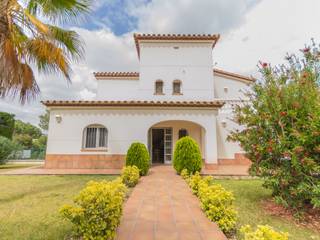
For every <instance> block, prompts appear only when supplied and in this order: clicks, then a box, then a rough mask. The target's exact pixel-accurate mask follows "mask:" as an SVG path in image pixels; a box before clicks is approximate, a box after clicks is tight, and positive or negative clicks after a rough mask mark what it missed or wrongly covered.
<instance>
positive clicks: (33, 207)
mask: <svg viewBox="0 0 320 240" xmlns="http://www.w3.org/2000/svg"><path fill="white" fill-rule="evenodd" d="M113 178H114V177H113V176H101V175H100V176H97V175H95V176H93V175H91V176H88V175H87V176H84V175H83V176H0V239H1V240H4V239H6V240H7V239H8V240H9V239H10V240H13V239H15V240H20V239H24V240H27V239H28V240H29V239H32V240H36V239H41V240H43V239H46V240H47V239H48V240H49V239H64V237H65V236H67V235H69V234H70V232H71V225H70V224H69V223H67V222H62V220H61V218H60V217H59V214H58V209H59V208H60V207H61V205H62V204H65V203H71V202H72V199H73V196H74V195H76V194H77V193H78V192H79V191H80V190H81V189H82V188H83V187H84V185H85V184H86V183H87V182H88V181H90V180H103V179H113Z"/></svg>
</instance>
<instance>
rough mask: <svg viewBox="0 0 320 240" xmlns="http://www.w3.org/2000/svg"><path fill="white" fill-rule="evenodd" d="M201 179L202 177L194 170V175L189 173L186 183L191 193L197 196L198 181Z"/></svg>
mask: <svg viewBox="0 0 320 240" xmlns="http://www.w3.org/2000/svg"><path fill="white" fill-rule="evenodd" d="M201 181H202V177H201V176H200V174H199V172H196V173H195V174H194V175H191V176H190V178H189V180H188V184H189V187H190V188H191V190H192V192H193V194H195V195H197V196H198V187H199V183H200V182H201Z"/></svg>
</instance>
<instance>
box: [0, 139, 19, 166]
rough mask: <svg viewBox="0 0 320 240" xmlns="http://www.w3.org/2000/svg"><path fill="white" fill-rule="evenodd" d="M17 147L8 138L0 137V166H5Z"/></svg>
mask: <svg viewBox="0 0 320 240" xmlns="http://www.w3.org/2000/svg"><path fill="white" fill-rule="evenodd" d="M15 149H16V145H15V144H14V143H13V142H12V141H11V140H10V139H8V138H6V137H2V136H0V165H1V164H5V163H6V162H7V160H8V157H9V156H10V155H11V154H13V153H14V152H15Z"/></svg>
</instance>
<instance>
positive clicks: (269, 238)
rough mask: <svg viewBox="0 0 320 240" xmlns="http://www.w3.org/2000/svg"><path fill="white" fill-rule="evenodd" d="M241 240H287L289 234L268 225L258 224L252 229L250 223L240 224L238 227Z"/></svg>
mask: <svg viewBox="0 0 320 240" xmlns="http://www.w3.org/2000/svg"><path fill="white" fill-rule="evenodd" d="M240 233H241V240H288V239H289V234H288V233H283V232H276V231H275V230H273V228H272V227H270V226H268V225H258V227H257V229H256V230H255V231H254V230H252V227H251V226H250V225H246V226H242V227H241V229H240Z"/></svg>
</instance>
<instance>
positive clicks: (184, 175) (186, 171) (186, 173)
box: [180, 169, 190, 181]
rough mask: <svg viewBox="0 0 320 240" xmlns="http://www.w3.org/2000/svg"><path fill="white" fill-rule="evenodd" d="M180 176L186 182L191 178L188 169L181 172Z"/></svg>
mask: <svg viewBox="0 0 320 240" xmlns="http://www.w3.org/2000/svg"><path fill="white" fill-rule="evenodd" d="M180 175H181V177H182V178H183V179H184V180H186V181H188V180H189V178H190V175H189V173H188V170H187V169H183V170H182V171H181V173H180Z"/></svg>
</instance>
